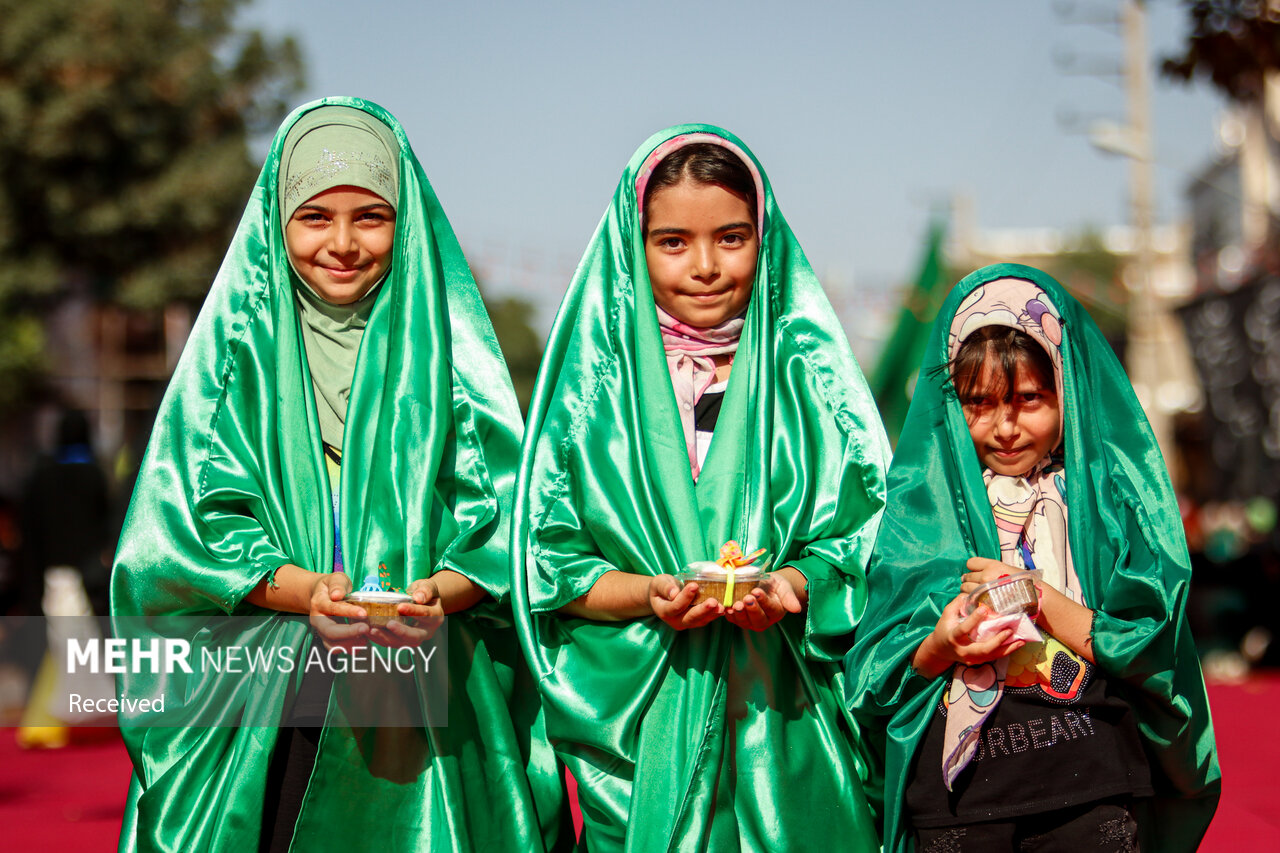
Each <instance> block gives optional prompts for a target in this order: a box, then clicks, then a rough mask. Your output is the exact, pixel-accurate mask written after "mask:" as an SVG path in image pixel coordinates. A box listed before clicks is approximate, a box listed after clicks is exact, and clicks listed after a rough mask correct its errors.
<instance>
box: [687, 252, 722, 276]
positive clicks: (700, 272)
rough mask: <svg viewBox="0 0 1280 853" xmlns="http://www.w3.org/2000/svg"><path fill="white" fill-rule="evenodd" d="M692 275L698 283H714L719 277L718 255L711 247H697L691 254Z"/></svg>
mask: <svg viewBox="0 0 1280 853" xmlns="http://www.w3.org/2000/svg"><path fill="white" fill-rule="evenodd" d="M690 264H691V265H692V270H691V274H692V275H693V277H694V278H695V279H697V280H698V281H712V280H714V279H715V278H716V276H717V275H719V269H718V268H717V263H716V253H715V251H714V250H713V249H712V248H711V247H710V246H704V245H696V246H694V248H693V251H692V252H691V253H690Z"/></svg>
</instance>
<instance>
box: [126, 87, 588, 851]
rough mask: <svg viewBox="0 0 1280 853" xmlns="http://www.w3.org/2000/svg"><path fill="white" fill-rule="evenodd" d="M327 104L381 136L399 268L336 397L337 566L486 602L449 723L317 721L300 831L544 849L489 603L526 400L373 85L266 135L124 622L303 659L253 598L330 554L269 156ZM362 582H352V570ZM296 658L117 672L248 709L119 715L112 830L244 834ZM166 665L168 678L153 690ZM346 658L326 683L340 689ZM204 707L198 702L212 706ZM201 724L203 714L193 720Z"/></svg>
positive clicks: (206, 317)
mask: <svg viewBox="0 0 1280 853" xmlns="http://www.w3.org/2000/svg"><path fill="white" fill-rule="evenodd" d="M323 104H339V105H346V106H349V107H353V108H355V109H357V110H360V111H362V112H363V113H366V114H367V115H368V116H369V117H370V119H371V120H373V121H376V122H380V123H382V124H384V125H386V127H387V128H388V129H389V133H390V134H391V135H392V137H393V139H394V140H395V145H396V150H395V161H394V163H393V166H394V168H395V169H396V170H398V182H399V184H398V185H399V193H398V198H397V199H396V203H395V207H396V212H397V219H396V228H395V246H394V254H393V263H392V268H391V272H390V273H389V275H388V276H387V278H386V279H385V280H384V281H383V283H382V285H381V288H380V290H379V291H378V295H377V297H376V300H375V303H374V305H373V306H372V309H371V310H370V312H369V315H368V321H367V325H366V326H365V330H364V336H363V340H362V342H361V347H360V352H359V356H358V358H357V360H356V361H355V364H354V375H353V377H352V381H351V395H350V400H349V402H348V403H347V406H346V424H347V428H346V430H345V436H344V438H343V445H344V446H343V448H342V451H343V459H344V461H345V464H344V465H343V466H342V475H341V487H340V489H341V500H340V502H339V504H340V507H341V511H340V518H339V519H338V525H337V527H338V529H339V531H340V533H341V540H342V546H343V552H344V555H345V558H346V567H347V570H348V572H349V573H350V574H351V575H352V576H353V577H354V578H357V579H358V578H360V577H363V576H364V575H366V574H370V573H372V574H374V575H377V574H378V570H379V567H380V566H384V567H385V575H384V577H385V578H386V580H387V582H388V585H390V586H392V587H399V588H405V587H407V586H408V584H409V583H410V582H411V581H413V580H414V579H417V578H422V577H427V576H429V575H431V574H433V573H434V572H436V571H438V570H440V569H444V568H448V569H452V570H454V571H457V572H460V573H462V574H464V575H466V576H468V577H469V578H471V579H472V580H473V581H475V582H476V583H477V584H478V585H480V586H481V587H483V588H484V589H485V590H486V591H487V592H488V593H489V594H490V596H491V597H492V599H491V600H486V601H485V602H483V603H481V604H480V605H477V606H476V607H475V608H472V609H471V610H469V611H466V612H465V613H458V614H454V615H452V616H450V617H449V618H448V619H447V620H446V628H444V629H442V630H447V631H448V640H449V645H448V651H449V659H448V661H439V660H437V661H435V662H434V664H433V670H432V671H433V672H438V671H439V670H440V669H446V670H447V678H448V681H449V685H448V690H449V700H448V704H449V707H448V713H449V720H448V726H447V727H438V728H426V729H424V728H416V729H385V728H384V729H367V730H363V731H353V730H352V729H350V728H348V727H346V726H344V725H341V724H334V710H333V707H332V706H331V710H330V725H329V726H328V727H327V728H326V729H325V731H324V734H323V736H322V739H321V741H320V744H319V754H318V756H317V759H316V763H315V767H314V771H313V773H312V777H311V782H310V785H309V787H308V790H307V793H306V798H305V800H304V802H303V804H302V810H301V814H300V816H299V818H298V822H297V828H296V832H295V835H294V840H293V848H294V849H295V850H369V849H388V850H390V849H394V850H420V851H438V850H459V851H466V850H480V849H483V850H512V851H515V850H519V851H525V850H541V849H543V847H544V845H545V846H551V844H552V843H553V840H554V838H555V837H556V836H555V833H556V831H557V828H558V823H559V820H560V818H561V816H562V812H561V810H560V805H561V802H560V787H561V786H560V782H559V780H558V779H557V778H556V769H555V762H554V758H553V756H552V755H551V752H550V749H549V747H548V746H547V744H546V742H545V740H544V739H542V735H541V732H542V726H541V716H540V712H539V710H538V707H537V703H536V700H537V692H536V689H535V688H534V687H533V686H532V684H530V682H529V677H528V672H527V668H526V667H525V665H524V662H523V660H522V659H521V656H520V651H519V648H518V643H517V640H516V636H515V634H514V632H513V631H511V630H510V627H509V626H510V616H509V613H510V611H509V607H508V604H507V588H508V578H509V575H508V571H507V556H506V554H507V550H506V549H507V544H508V527H507V525H508V520H509V518H510V504H509V499H510V494H511V488H512V484H513V480H514V476H515V470H516V457H517V437H518V435H519V432H520V418H519V414H518V411H517V408H516V402H515V397H514V395H513V394H512V391H511V384H510V381H509V379H508V376H507V372H506V369H505V367H504V365H503V361H502V357H501V355H500V354H499V350H498V345H497V341H496V339H495V338H494V336H493V331H492V328H491V326H490V324H489V320H488V317H487V316H486V314H485V310H484V307H483V305H482V303H481V300H480V295H479V293H478V291H477V290H476V286H475V283H474V281H473V280H472V276H471V272H470V270H469V269H468V267H467V263H466V259H465V258H464V257H463V255H462V252H461V250H460V248H459V246H458V243H457V240H456V238H455V237H454V235H453V231H452V229H451V228H450V227H449V223H448V220H447V219H446V218H445V215H444V212H443V210H442V209H441V208H440V205H439V202H438V201H437V200H436V197H435V194H434V192H433V191H432V190H431V187H430V185H429V184H428V183H427V180H426V177H425V176H424V174H423V171H422V167H421V166H420V165H419V163H418V161H417V159H416V158H415V157H414V155H413V153H412V151H411V150H410V148H409V144H408V141H407V140H406V138H405V135H404V131H403V130H402V129H401V128H400V125H399V124H398V123H397V122H396V121H395V119H394V118H393V117H392V116H391V115H390V114H388V113H387V112H386V111H385V110H383V109H381V108H380V107H378V106H375V105H373V104H370V103H368V102H365V101H360V100H354V99H347V98H330V99H326V100H325V101H321V102H317V103H314V104H310V105H307V106H305V107H302V108H300V109H299V110H297V111H296V112H295V113H294V114H293V115H291V116H290V117H289V118H288V119H287V120H286V121H285V123H284V125H283V126H282V128H281V131H280V132H279V133H278V134H277V136H276V139H275V142H274V144H273V145H272V148H271V152H270V154H269V155H268V157H267V162H266V165H265V167H264V168H263V170H262V175H261V177H260V178H259V180H258V183H257V185H256V187H255V188H254V191H253V195H252V197H251V198H250V200H249V204H248V207H247V209H246V210H245V214H244V218H243V219H242V220H241V223H240V226H239V228H238V230H237V232H236V235H235V238H234V240H233V242H232V244H231V247H230V249H229V250H228V252H227V256H226V259H225V261H224V262H223V265H222V269H221V271H220V272H219V273H218V276H217V278H216V280H215V281H214V284H213V287H212V289H211V290H210V292H209V295H208V297H207V299H206V301H205V304H204V307H203V309H202V311H201V313H200V317H199V320H198V321H197V323H196V325H195V328H194V329H193V331H192V333H191V338H190V340H189V341H188V342H187V347H186V350H185V351H184V353H183V355H182V359H181V361H180V362H179V364H178V367H177V370H176V372H175V374H174V376H173V380H172V382H171V383H170V386H169V390H168V393H167V394H166V396H165V399H164V402H163V404H162V406H161V409H160V412H159V415H158V417H157V421H156V427H155V432H154V433H153V435H152V438H151V444H150V446H149V447H148V449H147V454H146V457H145V460H144V462H143V466H142V472H141V474H140V476H139V478H138V483H137V487H136V489H135V491H134V497H133V503H132V505H131V507H130V510H129V516H128V520H127V521H126V524H125V529H124V533H123V536H122V539H121V543H120V549H119V553H118V555H117V560H116V566H115V572H114V576H113V579H112V580H113V587H112V617H113V620H114V625H115V629H116V633H117V635H118V636H120V637H125V638H140V639H142V640H144V641H145V640H148V639H150V638H153V637H175V638H182V639H186V640H188V641H190V643H191V645H192V656H193V658H198V657H199V655H200V654H201V650H203V649H206V648H207V649H213V650H216V649H218V648H219V647H226V646H232V645H235V646H245V647H250V648H253V647H256V646H261V645H268V646H274V647H284V648H288V649H292V650H294V651H295V652H296V654H297V655H299V656H301V655H302V654H303V653H304V652H306V651H307V650H308V649H309V648H310V647H311V643H312V639H311V633H310V631H309V628H308V624H307V617H306V616H299V615H293V614H287V613H278V612H275V611H270V610H264V609H261V608H258V607H255V606H253V605H251V604H249V603H248V602H246V601H245V596H246V595H247V594H248V593H249V592H250V591H251V590H252V589H253V588H254V587H255V586H256V585H257V584H258V583H259V582H260V581H262V580H263V578H265V577H267V576H268V575H270V574H271V572H272V571H273V570H275V569H276V568H277V567H278V566H280V565H282V564H284V563H293V564H296V565H299V566H302V567H303V568H305V569H309V570H311V571H317V572H327V571H329V570H330V569H331V567H332V564H333V556H334V528H335V525H334V520H333V518H332V509H331V506H332V504H331V503H330V487H329V482H328V478H327V476H326V472H325V466H324V462H323V459H322V456H321V445H320V441H321V430H320V425H319V423H318V421H317V417H316V401H315V398H314V394H313V392H312V383H311V379H310V376H309V369H308V362H307V358H306V355H305V352H304V346H303V343H302V338H301V332H300V323H299V318H298V307H297V302H296V298H295V293H294V289H295V287H300V286H302V285H301V283H300V282H299V281H298V280H297V279H296V277H295V276H294V274H293V273H292V272H291V269H290V266H289V263H288V260H287V258H286V253H285V248H284V243H283V238H282V230H281V207H280V204H279V202H278V199H277V180H278V175H277V173H278V169H279V164H280V160H281V148H282V143H283V139H284V137H285V135H286V133H287V132H288V130H289V129H290V128H291V127H293V126H294V124H295V123H296V122H298V121H300V120H303V119H304V118H305V117H306V116H307V115H308V114H309V113H310V112H311V111H313V110H315V109H316V108H317V107H319V106H321V105H323ZM357 582H358V580H357ZM301 674H302V667H301V666H299V667H298V668H297V670H296V671H295V674H294V676H293V677H292V678H291V677H289V676H287V675H282V674H281V671H280V670H279V669H276V670H273V671H272V672H270V673H266V674H259V675H257V676H251V675H247V674H246V675H230V674H227V675H225V677H224V676H219V675H214V676H213V677H209V678H205V679H199V678H188V679H185V680H184V679H183V676H182V674H181V673H180V672H178V673H175V674H174V675H171V676H167V677H164V676H150V675H139V674H131V675H126V676H125V677H124V679H123V681H122V684H121V691H122V693H123V694H124V695H125V696H127V697H145V696H151V695H155V694H156V692H157V691H158V690H159V689H160V688H161V687H163V689H164V693H165V695H166V696H167V697H169V699H168V704H170V705H172V704H174V703H175V699H176V700H179V703H180V704H185V705H187V706H189V707H194V706H196V705H199V704H203V705H204V707H205V708H206V711H205V713H206V714H214V713H219V714H220V715H221V717H220V719H221V720H222V721H223V722H226V723H231V722H234V721H236V720H240V719H243V720H247V721H251V722H254V723H256V724H257V725H256V726H253V727H232V726H230V725H227V726H221V727H199V728H196V727H189V728H179V727H171V728H161V727H152V728H142V727H140V726H139V725H138V724H145V723H146V722H147V718H146V716H145V715H139V716H138V718H136V719H127V718H126V719H123V720H122V722H123V723H124V737H125V742H126V745H127V746H128V749H129V754H130V756H131V757H132V759H133V763H134V774H135V778H134V784H133V787H132V789H131V791H130V798H129V804H128V812H127V814H126V817H125V822H124V828H123V831H122V838H121V849H123V850H135V849H136V850H141V851H188V850H210V851H224V850H225V851H235V852H236V853H243V851H248V850H256V849H258V843H259V835H260V827H261V822H262V808H263V791H264V786H265V784H266V778H267V767H268V764H269V762H270V760H271V755H272V750H273V747H274V744H275V742H276V734H277V730H276V729H275V728H274V727H270V726H267V725H265V724H264V723H263V721H270V720H277V719H280V718H281V714H282V709H283V708H285V707H286V705H288V704H290V703H291V702H292V699H293V696H294V692H295V691H296V689H297V686H298V681H299V679H300V677H301ZM162 679H164V680H163V683H162ZM341 681H342V680H341V677H339V683H341ZM212 709H216V711H215V710H212ZM201 719H202V721H207V720H209V718H208V717H204V718H201Z"/></svg>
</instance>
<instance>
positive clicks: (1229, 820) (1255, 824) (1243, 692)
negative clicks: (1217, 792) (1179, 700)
mask: <svg viewBox="0 0 1280 853" xmlns="http://www.w3.org/2000/svg"><path fill="white" fill-rule="evenodd" d="M1209 707H1210V710H1211V711H1212V712H1213V729H1214V734H1215V735H1216V736H1217V739H1218V762H1219V763H1220V764H1221V765H1222V802H1221V803H1220V804H1219V805H1218V814H1217V815H1216V816H1215V817H1214V819H1213V824H1212V825H1211V826H1210V827H1209V833H1208V835H1206V836H1205V840H1204V844H1202V845H1200V850H1201V851H1202V853H1252V851H1255V850H1258V851H1269V850H1280V777H1278V776H1277V774H1278V773H1280V733H1277V731H1276V711H1277V709H1280V672H1267V673H1263V674H1255V675H1252V676H1250V678H1249V680H1248V681H1246V682H1244V683H1243V684H1213V685H1210V686H1209Z"/></svg>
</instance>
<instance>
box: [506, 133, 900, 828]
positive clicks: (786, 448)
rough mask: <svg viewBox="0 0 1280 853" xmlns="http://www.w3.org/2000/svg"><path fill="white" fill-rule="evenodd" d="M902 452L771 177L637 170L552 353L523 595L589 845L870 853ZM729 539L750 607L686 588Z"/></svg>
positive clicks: (526, 494)
mask: <svg viewBox="0 0 1280 853" xmlns="http://www.w3.org/2000/svg"><path fill="white" fill-rule="evenodd" d="M886 455H887V449H886V444H885V441H884V436H883V432H882V429H881V426H880V422H879V418H878V417H877V415H876V412H875V408H874V405H873V404H872V402H871V399H870V396H869V394H868V392H867V389H866V386H865V384H864V382H863V380H862V375H861V373H860V372H859V370H858V367H857V365H856V364H855V362H854V360H853V357H852V354H851V353H850V352H849V348H848V344H847V342H846V340H845V338H844V334H843V332H842V331H841V330H840V326H839V323H838V322H837V321H836V319H835V317H834V315H833V314H832V312H831V309H830V306H829V305H828V303H827V301H826V299H825V297H824V296H823V294H822V290H821V287H820V286H819V284H818V282H817V280H816V278H815V277H814V275H813V271H812V270H811V269H810V267H809V265H808V262H807V261H806V260H805V258H804V256H803V254H802V252H801V251H800V248H799V246H798V245H797V244H796V241H795V238H794V237H793V236H792V234H791V231H790V229H789V228H788V227H787V225H786V222H785V221H784V220H783V219H782V216H781V214H780V213H779V211H778V208H777V206H776V205H775V203H774V200H773V195H772V192H771V191H770V188H769V185H768V182H767V180H766V179H765V177H764V175H763V173H762V171H761V170H760V167H759V165H758V163H757V162H756V161H755V159H754V158H753V157H752V156H751V154H750V153H749V152H748V151H747V150H746V148H745V146H743V145H742V143H741V142H739V141H738V140H737V139H736V138H734V137H733V136H731V135H730V134H728V133H726V132H725V131H723V130H720V129H718V128H714V127H708V126H702V125H686V126H681V127H675V128H671V129H669V130H667V131H664V132H662V133H660V134H658V135H656V136H654V137H653V138H652V139H650V140H649V141H648V142H647V143H646V144H645V145H644V146H642V147H641V149H640V150H639V151H638V152H637V153H636V155H635V156H634V157H633V158H632V160H631V163H630V164H629V165H628V168H627V170H626V172H625V173H624V174H623V177H622V181H621V183H620V184H619V187H618V190H617V192H616V194H615V196H614V200H613V204H612V205H611V206H610V208H609V210H608V212H607V213H606V214H605V218H604V221H603V223H602V224H601V226H600V229H599V231H598V232H597V234H596V236H595V238H594V240H593V242H592V245H591V246H590V248H589V249H588V250H587V254H586V257H585V258H584V260H583V262H582V264H581V266H580V268H579V272H578V274H577V276H576V277H575V279H574V281H573V283H572V284H571V285H570V287H569V291H568V293H567V294H566V295H565V299H564V302H563V304H562V306H561V309H560V313H559V316H558V318H557V320H556V324H555V326H554V328H553V330H552V333H551V338H550V341H549V343H548V346H547V355H546V358H545V359H544V361H543V364H542V368H541V370H540V372H539V379H538V386H537V390H536V392H535V399H534V403H533V407H532V409H531V415H530V423H529V430H528V432H527V435H526V442H525V445H524V449H523V459H522V464H521V474H520V482H519V486H518V489H517V501H518V503H517V513H516V523H517V529H516V532H515V537H514V546H513V554H515V555H516V559H515V560H514V563H513V570H514V572H515V579H514V583H513V600H514V602H515V609H516V613H517V620H518V622H519V625H520V629H521V633H522V639H523V641H524V643H525V649H526V652H527V654H528V655H529V658H530V660H531V662H532V664H533V668H534V670H535V674H536V676H537V678H538V683H539V687H540V689H541V690H542V692H543V696H544V700H545V708H546V714H547V727H548V733H549V736H550V737H551V738H552V740H553V742H554V743H556V745H557V750H558V752H559V754H560V756H561V757H562V758H563V760H564V761H565V762H566V764H568V766H569V767H570V769H571V770H572V772H573V774H574V775H575V777H576V778H577V779H578V782H579V796H580V800H581V804H582V813H583V820H584V840H585V842H586V846H587V847H588V848H589V849H592V850H622V849H628V850H667V849H680V850H728V849H733V850H739V849H742V850H763V849H776V850H795V849H804V848H806V847H807V846H812V844H813V843H815V841H814V839H815V834H822V835H823V836H827V837H831V838H839V839H840V844H841V846H842V849H848V850H875V849H878V845H879V841H878V836H877V832H876V819H875V813H874V808H875V805H876V802H875V801H876V800H877V799H878V784H879V771H878V765H877V763H876V761H875V758H874V753H875V750H874V749H872V748H870V745H869V744H868V743H866V742H865V740H864V737H865V735H864V733H863V732H862V731H860V730H859V728H858V727H857V725H856V723H855V722H854V721H853V720H852V719H851V718H850V717H849V715H848V714H847V713H846V712H845V711H844V710H843V708H842V705H841V700H840V695H841V687H842V684H841V674H840V670H839V666H838V665H837V661H838V656H839V654H840V653H841V652H842V651H843V647H844V646H845V645H847V637H848V636H849V634H850V633H851V632H852V630H853V628H854V626H855V625H856V624H857V622H858V619H859V616H860V612H861V595H860V592H859V588H860V584H861V581H862V566H863V561H864V560H865V559H866V555H867V553H868V550H869V548H870V545H871V541H872V539H873V538H874V531H875V528H876V523H877V520H878V517H879V514H880V511H881V509H882V507H883V480H882V478H883V474H884V464H885V458H886ZM727 540H735V541H737V542H738V543H740V544H741V546H742V548H743V550H744V551H750V550H755V549H758V548H764V549H767V550H768V551H769V552H770V553H771V554H772V555H773V557H774V563H773V564H774V566H776V567H778V568H777V570H776V571H775V572H774V574H773V577H772V579H771V581H769V582H765V583H760V584H758V585H754V586H753V587H752V589H751V592H750V593H749V594H747V595H746V596H745V597H744V598H743V600H742V601H738V602H736V603H733V604H731V605H730V606H726V605H725V604H724V603H722V601H721V600H719V599H716V598H710V597H709V598H706V599H705V600H704V601H702V602H701V603H697V602H696V598H697V594H698V587H697V584H696V583H692V582H690V583H686V584H684V585H681V584H680V583H679V582H678V581H677V580H676V578H675V574H676V573H677V572H679V571H680V570H681V569H682V568H683V567H685V566H687V565H688V564H690V563H693V562H695V561H704V560H710V559H714V558H715V557H716V555H717V553H718V551H719V549H720V547H721V546H722V545H723V544H724V543H725V542H726V541H727Z"/></svg>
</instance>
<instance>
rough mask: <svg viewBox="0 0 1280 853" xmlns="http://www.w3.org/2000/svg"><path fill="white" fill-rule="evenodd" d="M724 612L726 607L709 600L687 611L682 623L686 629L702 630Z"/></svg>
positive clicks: (711, 599)
mask: <svg viewBox="0 0 1280 853" xmlns="http://www.w3.org/2000/svg"><path fill="white" fill-rule="evenodd" d="M723 612H724V607H723V606H722V605H721V604H720V602H718V601H716V600H715V599H714V598H708V599H707V600H706V601H704V602H702V603H701V604H698V605H696V606H694V607H690V608H689V609H688V610H686V611H685V614H684V616H682V617H681V619H680V621H681V623H682V624H683V625H684V627H686V628H701V627H702V626H703V625H706V624H708V623H710V622H713V621H715V620H716V619H717V618H719V617H720V615H721V614H722V613H723Z"/></svg>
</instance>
